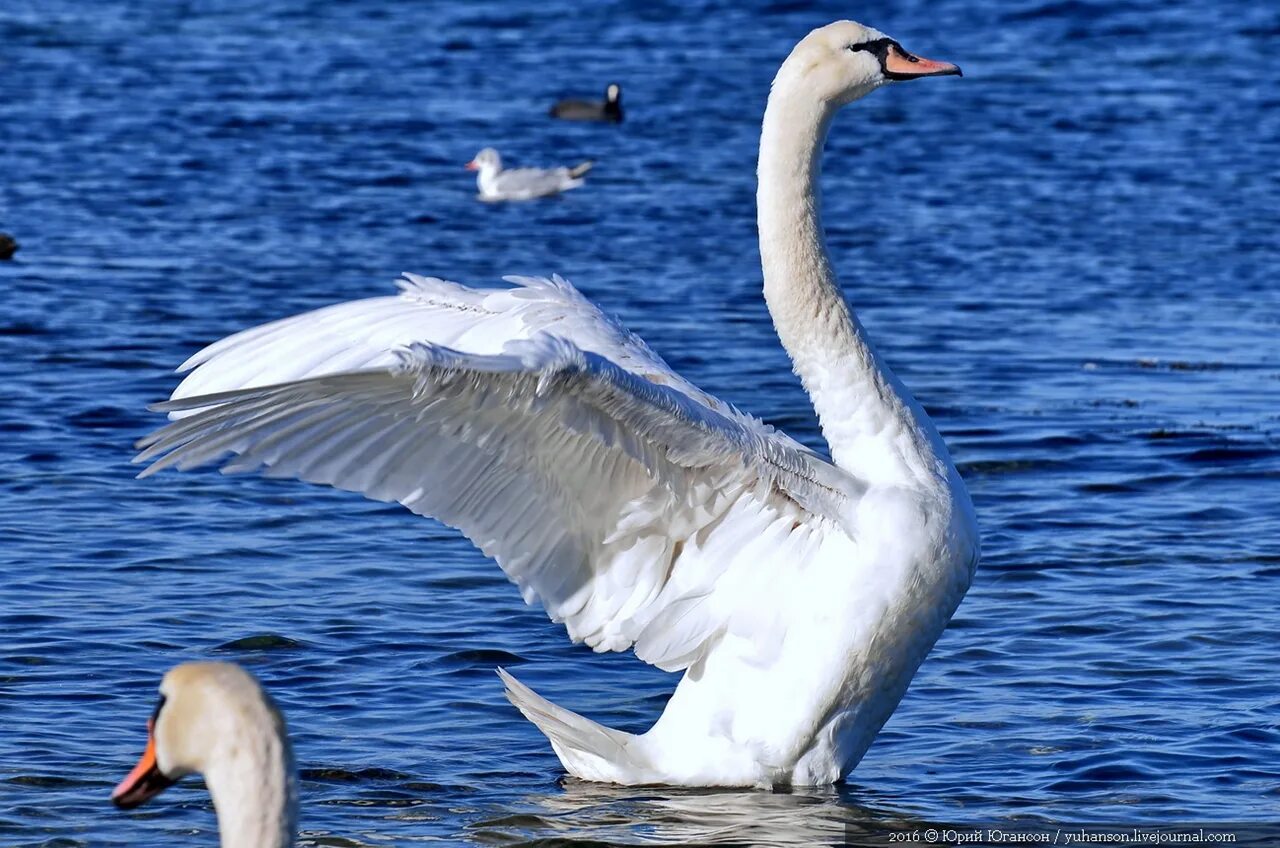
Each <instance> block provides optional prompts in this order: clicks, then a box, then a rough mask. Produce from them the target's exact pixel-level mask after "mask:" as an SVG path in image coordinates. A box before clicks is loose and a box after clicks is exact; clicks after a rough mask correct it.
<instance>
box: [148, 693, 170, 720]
mask: <svg viewBox="0 0 1280 848" xmlns="http://www.w3.org/2000/svg"><path fill="white" fill-rule="evenodd" d="M167 700H168V698H167V697H165V696H164V695H161V696H160V700H159V701H157V702H156V708H155V709H154V710H152V711H151V720H152V721H155V720H156V719H158V718H160V710H162V709H164V702H165V701H167Z"/></svg>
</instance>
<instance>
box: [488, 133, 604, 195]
mask: <svg viewBox="0 0 1280 848" xmlns="http://www.w3.org/2000/svg"><path fill="white" fill-rule="evenodd" d="M591 165H592V163H591V162H581V163H579V164H577V165H574V166H573V167H572V168H513V169H511V170H505V169H503V167H502V157H501V156H499V155H498V151H496V150H494V149H493V148H492V147H486V148H485V149H484V150H481V151H480V152H479V153H477V154H476V158H474V159H472V160H471V161H470V162H468V163H467V164H466V169H467V170H468V171H477V172H478V173H477V174H476V188H477V189H479V191H480V199H481V200H484V201H488V202H491V203H492V202H495V201H499V200H533V199H535V198H538V197H550V196H551V195H553V194H560V193H561V192H564V191H569V190H570V189H575V188H578V187H579V186H581V185H582V183H583V179H582V178H583V177H584V176H586V173H587V172H588V171H590V170H591Z"/></svg>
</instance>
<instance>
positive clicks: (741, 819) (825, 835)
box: [468, 778, 924, 846]
mask: <svg viewBox="0 0 1280 848" xmlns="http://www.w3.org/2000/svg"><path fill="white" fill-rule="evenodd" d="M865 800H866V799H865V798H863V797H862V791H861V790H858V789H855V788H853V787H850V786H834V787H832V786H827V787H815V788H805V789H794V790H789V791H788V790H781V791H774V792H767V791H761V790H758V789H745V790H744V789H724V790H714V789H683V788H678V787H669V786H632V787H621V786H611V785H607V784H599V783H590V782H586V781H581V780H577V779H575V778H565V779H564V780H563V781H562V783H561V786H560V789H559V790H557V791H552V792H548V793H546V794H539V795H531V796H528V797H527V798H526V799H525V801H524V802H523V803H520V804H514V805H512V806H511V807H510V808H508V811H507V812H505V813H504V814H502V815H497V816H494V817H491V818H487V819H478V820H476V821H475V822H474V823H473V824H472V825H471V826H470V827H469V828H468V831H469V835H470V836H471V838H472V839H476V840H478V841H483V842H490V843H493V844H504V845H519V844H530V843H537V844H546V843H547V841H548V840H554V842H555V844H570V845H572V844H592V845H600V844H616V845H681V846H687V845H784V846H790V845H795V846H800V845H805V846H812V845H850V846H858V845H868V846H870V845H877V846H879V845H888V844H889V836H888V834H889V833H890V832H891V831H901V830H904V829H912V828H915V827H918V826H920V827H922V826H924V824H923V823H922V822H919V821H917V820H913V819H912V818H911V817H910V816H909V815H907V814H905V813H901V812H897V811H893V810H890V809H888V808H885V807H872V806H867V805H866V804H865Z"/></svg>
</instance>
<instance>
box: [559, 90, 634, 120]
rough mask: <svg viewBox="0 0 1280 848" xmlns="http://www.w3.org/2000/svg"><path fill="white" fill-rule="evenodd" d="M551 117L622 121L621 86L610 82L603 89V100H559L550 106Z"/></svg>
mask: <svg viewBox="0 0 1280 848" xmlns="http://www.w3.org/2000/svg"><path fill="white" fill-rule="evenodd" d="M550 114H551V117H553V118H559V119H560V120H562V121H609V122H612V123H615V124H617V123H621V122H622V86H620V85H618V84H617V83H616V82H611V83H609V84H608V85H607V86H605V89H604V102H600V101H597V100H561V101H560V102H558V103H556V105H554V106H552V107H551V113H550Z"/></svg>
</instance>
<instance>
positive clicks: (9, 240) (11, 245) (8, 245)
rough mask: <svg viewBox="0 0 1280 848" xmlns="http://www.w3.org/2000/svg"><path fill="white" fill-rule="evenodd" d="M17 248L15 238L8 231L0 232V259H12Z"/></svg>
mask: <svg viewBox="0 0 1280 848" xmlns="http://www.w3.org/2000/svg"><path fill="white" fill-rule="evenodd" d="M17 249H18V242H17V240H16V239H15V238H14V237H13V236H11V235H9V234H8V233H0V259H12V258H13V254H14V253H15V252H16V251H17Z"/></svg>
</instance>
